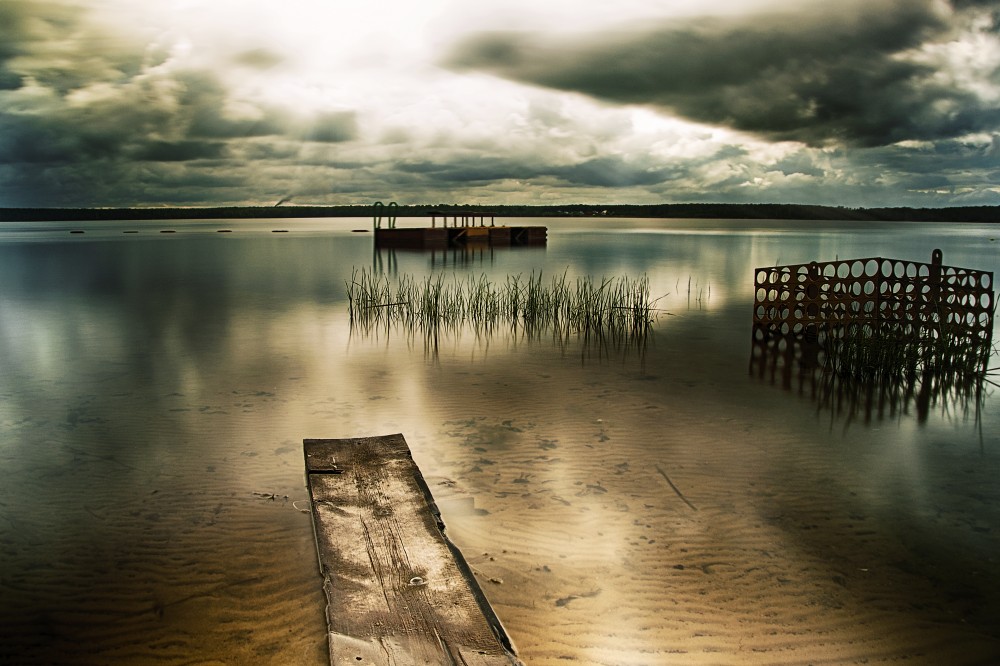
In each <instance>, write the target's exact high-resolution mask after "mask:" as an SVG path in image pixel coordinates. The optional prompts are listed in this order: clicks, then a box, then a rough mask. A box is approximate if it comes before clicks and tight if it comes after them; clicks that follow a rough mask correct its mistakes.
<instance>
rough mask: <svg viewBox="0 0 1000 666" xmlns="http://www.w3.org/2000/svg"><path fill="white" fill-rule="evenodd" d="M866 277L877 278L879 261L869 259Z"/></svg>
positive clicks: (866, 265) (866, 266)
mask: <svg viewBox="0 0 1000 666" xmlns="http://www.w3.org/2000/svg"><path fill="white" fill-rule="evenodd" d="M865 275H867V276H868V277H875V276H876V275H878V261H877V260H875V259H869V260H868V263H867V264H865Z"/></svg>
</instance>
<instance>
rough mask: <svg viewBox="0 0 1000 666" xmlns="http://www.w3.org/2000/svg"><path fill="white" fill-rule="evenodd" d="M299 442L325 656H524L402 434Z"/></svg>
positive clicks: (495, 665) (497, 663)
mask: <svg viewBox="0 0 1000 666" xmlns="http://www.w3.org/2000/svg"><path fill="white" fill-rule="evenodd" d="M303 445H304V446H303V448H304V453H305V466H306V479H307V482H308V486H309V496H310V499H311V501H312V518H313V530H314V533H315V537H316V548H317V552H318V555H319V563H320V572H321V574H322V576H323V579H324V581H323V588H324V590H325V592H326V596H327V611H326V615H327V627H328V632H327V635H328V640H329V648H330V663H331V664H333V665H343V664H357V665H360V666H365V665H371V664H377V665H379V666H403V665H409V664H433V665H435V666H436V665H437V664H441V665H442V666H454V665H457V664H462V665H466V666H523V665H522V664H521V662H520V661H519V660H518V659H517V657H516V656H515V651H514V648H513V646H512V644H511V642H510V639H509V638H508V637H507V634H506V632H505V630H504V629H503V626H502V625H501V624H500V620H499V619H498V618H497V616H496V614H495V613H494V612H493V609H492V607H491V606H490V604H489V601H488V600H487V599H486V597H485V595H484V594H483V592H482V590H481V589H480V587H479V583H478V582H477V581H476V579H475V577H474V576H473V574H472V570H471V569H470V568H469V565H468V563H467V562H466V561H465V558H464V557H463V556H462V553H461V552H460V551H459V550H458V548H457V547H456V546H455V545H454V544H453V543H452V542H451V541H450V540H449V539H448V538H447V537H446V536H445V535H444V523H443V522H442V520H441V514H440V512H439V511H438V509H437V506H436V505H435V503H434V499H433V497H432V496H431V492H430V489H429V488H428V487H427V484H426V482H425V481H424V478H423V476H422V475H421V473H420V470H419V469H418V468H417V465H416V463H415V462H414V461H413V457H412V455H411V454H410V449H409V447H408V446H407V444H406V441H405V440H404V439H403V436H402V435H398V434H396V435H386V436H381V437H363V438H357V439H306V440H304V441H303Z"/></svg>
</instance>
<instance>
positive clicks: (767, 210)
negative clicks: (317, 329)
mask: <svg viewBox="0 0 1000 666" xmlns="http://www.w3.org/2000/svg"><path fill="white" fill-rule="evenodd" d="M373 212H374V209H373V207H372V206H370V205H350V206H297V205H290V206H224V207H199V208H186V207H185V208H0V222H42V221H45V222H52V221H67V222H84V221H88V220H93V221H97V220H166V219H169V220H182V219H183V220H190V219H234V218H306V217H369V216H371V215H372V214H373ZM394 214H395V215H396V216H398V217H430V216H432V215H437V216H442V215H448V216H453V215H458V216H462V215H466V216H473V215H475V216H479V215H485V216H492V217H581V216H587V217H592V216H596V217H659V218H699V219H713V218H717V219H748V220H845V221H850V220H858V221H913V222H997V221H998V219H1000V206H954V207H946V208H905V207H897V208H847V207H843V206H811V205H805V204H725V203H686V204H612V205H600V204H564V205H555V206H511V205H486V204H437V205H423V204H421V205H411V206H402V205H401V206H399V208H398V209H396V210H395V211H394Z"/></svg>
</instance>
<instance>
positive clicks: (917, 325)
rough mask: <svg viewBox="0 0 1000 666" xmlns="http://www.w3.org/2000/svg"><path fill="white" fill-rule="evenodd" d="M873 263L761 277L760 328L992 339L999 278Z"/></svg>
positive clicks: (768, 271)
mask: <svg viewBox="0 0 1000 666" xmlns="http://www.w3.org/2000/svg"><path fill="white" fill-rule="evenodd" d="M941 262H942V254H941V251H940V250H934V253H933V255H932V258H931V263H929V264H928V263H921V262H917V261H907V260H902V259H886V258H884V257H870V258H867V259H850V260H839V261H827V262H822V263H819V262H812V263H809V264H796V265H789V266H773V267H769V268H758V269H756V270H755V277H754V288H755V291H756V296H755V300H754V313H753V321H754V324H755V325H756V326H759V327H762V328H764V330H765V331H767V332H771V333H781V334H784V335H788V334H796V333H800V332H801V333H804V334H809V333H811V332H816V333H817V334H818V333H821V332H825V333H826V334H828V335H829V334H836V332H837V331H838V330H843V327H844V325H846V324H868V325H872V326H876V327H880V326H883V325H890V326H891V327H892V328H893V329H894V330H896V331H898V332H899V333H902V334H919V333H921V332H923V331H926V330H927V329H933V330H935V331H941V330H942V329H944V330H947V331H948V332H949V333H950V334H952V335H963V336H967V337H968V338H970V339H977V338H979V339H981V338H983V337H987V339H988V336H991V335H992V330H993V314H994V309H995V307H996V304H995V296H994V293H993V273H991V272H988V271H979V270H973V269H970V268H958V267H955V266H945V265H944V264H942V263H941Z"/></svg>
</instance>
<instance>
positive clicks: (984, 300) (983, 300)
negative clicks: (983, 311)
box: [979, 294, 991, 308]
mask: <svg viewBox="0 0 1000 666" xmlns="http://www.w3.org/2000/svg"><path fill="white" fill-rule="evenodd" d="M990 300H991V299H990V294H983V295H982V296H980V297H979V306H980V307H983V308H988V307H990Z"/></svg>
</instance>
